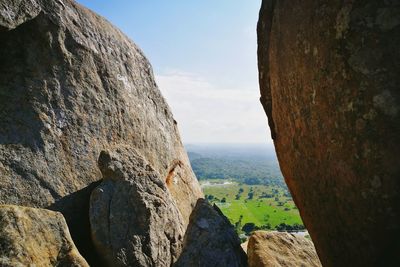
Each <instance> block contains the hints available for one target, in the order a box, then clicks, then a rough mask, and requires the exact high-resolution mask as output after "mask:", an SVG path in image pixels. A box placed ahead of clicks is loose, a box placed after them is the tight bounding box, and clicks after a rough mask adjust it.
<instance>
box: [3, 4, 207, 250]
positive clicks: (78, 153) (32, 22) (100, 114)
mask: <svg viewBox="0 0 400 267" xmlns="http://www.w3.org/2000/svg"><path fill="white" fill-rule="evenodd" d="M116 144H122V145H124V144H125V145H129V146H130V147H132V148H135V149H136V150H137V151H138V152H139V153H140V154H141V155H143V156H144V157H145V158H146V160H147V161H148V162H149V164H151V166H153V168H154V170H155V172H157V173H158V175H159V177H160V178H161V180H163V182H166V181H167V180H168V181H169V182H168V188H169V190H170V192H171V193H172V196H173V197H174V199H176V200H177V201H176V203H177V205H178V208H179V210H180V212H181V214H182V217H183V219H184V220H185V222H186V223H187V222H188V220H189V215H190V213H191V210H192V208H193V207H194V205H195V203H196V200H197V199H198V198H199V197H201V196H202V193H201V189H200V186H199V185H198V182H197V180H196V179H195V176H194V174H193V172H192V170H191V167H190V164H189V161H188V158H187V155H186V152H185V151H184V148H183V145H182V143H181V140H180V137H179V133H178V128H177V123H176V121H175V120H174V118H173V116H172V113H171V111H170V109H169V107H168V105H167V103H166V102H165V100H164V98H163V97H162V95H161V93H160V91H159V89H158V88H157V85H156V83H155V81H154V77H153V71H152V69H151V66H150V63H149V62H148V61H147V59H146V58H145V56H144V55H143V53H142V51H141V50H140V49H139V48H138V47H137V46H136V45H135V44H134V43H133V42H132V41H131V40H129V39H128V38H127V37H126V36H125V35H124V34H123V33H122V32H121V31H119V30H118V29H116V28H115V27H113V26H112V25H111V24H110V23H109V22H107V21H106V20H105V19H104V18H102V17H100V16H98V15H96V14H94V13H93V12H91V11H90V10H88V9H86V8H84V7H82V6H80V5H79V4H77V3H76V2H75V1H72V0H57V1H53V0H19V1H18V0H11V1H9V0H0V177H1V179H0V204H15V205H24V206H33V207H48V206H50V205H51V208H52V209H56V210H58V211H61V212H62V213H63V214H64V215H65V217H66V220H67V222H68V224H69V225H76V228H78V229H76V228H75V226H74V227H71V233H72V235H73V236H80V234H79V231H81V229H79V225H80V223H81V222H82V221H84V220H86V219H87V218H85V214H87V211H86V209H85V208H84V207H86V206H87V203H82V202H81V201H80V199H83V200H85V199H87V195H88V194H90V190H87V188H89V189H90V188H91V186H90V185H91V184H92V183H93V182H95V181H98V180H99V179H100V178H101V173H100V172H99V170H98V168H97V163H96V162H97V158H98V155H99V153H100V151H102V150H104V149H108V148H109V147H112V146H113V145H116ZM78 191H80V192H83V193H85V194H75V192H78ZM88 191H89V192H88ZM81 196H83V197H81ZM76 197H78V198H79V199H76ZM84 232H85V231H84ZM86 232H88V231H86ZM77 245H78V247H79V244H77Z"/></svg>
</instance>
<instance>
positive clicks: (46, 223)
mask: <svg viewBox="0 0 400 267" xmlns="http://www.w3.org/2000/svg"><path fill="white" fill-rule="evenodd" d="M0 240H1V243H0V266H4V267H15V266H65V267H67V266H75V267H78V266H80V267H86V266H89V265H88V264H87V262H86V261H85V259H84V258H83V257H82V256H81V255H80V254H79V252H78V250H77V249H76V247H75V245H74V243H73V242H72V240H71V236H70V234H69V231H68V228H67V224H66V222H65V219H64V217H63V216H62V214H61V213H59V212H54V211H49V210H44V209H35V208H27V207H20V206H12V205H0Z"/></svg>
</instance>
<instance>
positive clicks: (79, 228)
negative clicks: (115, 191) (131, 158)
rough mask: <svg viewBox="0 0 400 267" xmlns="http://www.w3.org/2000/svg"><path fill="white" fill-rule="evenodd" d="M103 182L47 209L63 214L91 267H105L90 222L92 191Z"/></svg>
mask: <svg viewBox="0 0 400 267" xmlns="http://www.w3.org/2000/svg"><path fill="white" fill-rule="evenodd" d="M101 181H102V180H100V181H97V182H93V183H91V184H90V185H88V186H87V187H85V188H83V189H81V190H79V191H76V192H74V193H72V194H70V195H67V196H65V197H63V198H60V199H59V200H57V201H56V202H55V203H54V204H52V205H51V206H49V207H47V208H48V209H50V210H54V211H59V212H61V213H62V214H63V215H64V217H65V220H66V221H67V224H68V228H69V231H70V233H71V237H72V239H73V241H74V243H75V245H76V247H77V248H78V250H79V252H80V253H81V255H82V256H83V257H84V258H85V259H86V261H87V262H88V263H89V264H90V266H99V267H102V266H105V265H104V264H103V263H102V262H101V260H100V259H101V258H100V257H99V255H98V254H97V252H96V249H95V247H94V245H93V242H92V238H91V231H90V222H89V202H90V195H91V193H92V191H93V190H94V189H95V188H96V187H97V186H98V185H99V184H100V183H101Z"/></svg>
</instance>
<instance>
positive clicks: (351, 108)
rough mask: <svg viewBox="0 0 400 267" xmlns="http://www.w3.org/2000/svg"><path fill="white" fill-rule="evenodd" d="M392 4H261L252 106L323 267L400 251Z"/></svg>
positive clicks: (397, 56) (399, 21)
mask: <svg viewBox="0 0 400 267" xmlns="http://www.w3.org/2000/svg"><path fill="white" fill-rule="evenodd" d="M399 45H400V9H399V1H397V0H395V1H373V0H367V1H312V0H305V1H279V0H277V1H274V0H264V1H263V4H262V7H261V11H260V20H259V24H258V46H259V47H258V60H259V78H260V87H261V95H262V96H261V102H262V104H263V106H264V108H265V111H266V113H267V115H268V119H269V125H270V127H271V133H272V137H273V138H274V142H275V148H276V151H277V154H278V158H279V162H280V166H281V169H282V172H283V175H284V177H285V180H286V183H287V184H288V186H289V189H290V191H291V193H292V195H293V198H294V200H295V202H296V204H297V206H298V208H299V210H300V214H301V216H302V218H303V221H304V223H305V225H306V226H307V229H308V230H309V232H310V235H311V237H312V239H313V241H314V244H315V246H316V249H317V251H318V254H319V256H320V258H321V261H322V263H323V264H324V266H371V265H374V266H378V265H379V266H385V265H386V266H387V265H388V264H389V263H390V262H395V261H397V263H399V262H400V261H399V254H398V251H399V249H400V242H399V239H398V238H399V236H400V224H399V221H400V188H399V185H400V183H399V177H400V157H399V156H398V151H399V150H400V142H399V141H400V140H399V139H400V138H399V137H400V123H399V119H400V118H399V115H400V104H399V102H400V91H399V87H400V50H399V49H398V47H399Z"/></svg>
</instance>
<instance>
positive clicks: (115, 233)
mask: <svg viewBox="0 0 400 267" xmlns="http://www.w3.org/2000/svg"><path fill="white" fill-rule="evenodd" d="M99 168H100V170H101V172H102V174H103V182H102V183H101V184H100V185H99V186H98V187H97V188H96V189H95V190H94V191H93V192H92V196H91V199H90V225H91V229H92V237H93V241H94V244H95V246H96V248H97V251H98V254H99V255H101V256H102V257H103V258H104V259H105V260H106V262H107V263H108V266H155V267H156V266H157V267H158V266H160V267H163V266H165V267H166V266H171V264H172V263H173V262H175V261H176V259H177V257H178V256H179V254H180V252H181V245H182V240H183V235H184V231H185V230H184V221H183V219H182V216H181V215H180V212H179V209H178V208H177V206H176V203H175V201H174V200H173V199H172V197H171V195H170V193H169V191H168V189H167V187H166V185H165V183H164V181H163V180H161V179H160V177H159V175H158V173H157V172H156V171H155V170H154V169H153V168H152V167H151V166H150V165H149V164H148V163H147V162H146V161H145V160H144V159H143V157H142V156H140V155H139V154H138V153H136V152H135V151H134V150H132V149H129V148H126V147H119V148H117V149H115V150H113V151H112V152H106V151H103V152H101V154H100V157H99Z"/></svg>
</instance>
